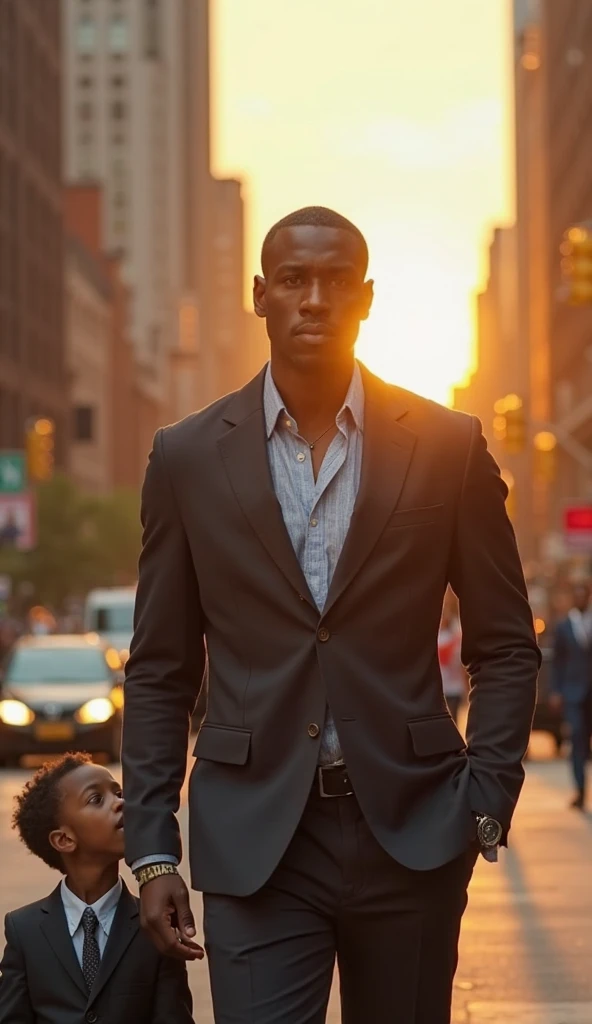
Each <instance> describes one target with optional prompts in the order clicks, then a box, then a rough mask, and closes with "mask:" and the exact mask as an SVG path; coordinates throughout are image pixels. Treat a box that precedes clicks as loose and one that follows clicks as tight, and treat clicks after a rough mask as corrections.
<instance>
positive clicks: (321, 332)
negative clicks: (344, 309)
mask: <svg viewBox="0 0 592 1024" xmlns="http://www.w3.org/2000/svg"><path fill="white" fill-rule="evenodd" d="M294 333H295V334H298V335H300V334H310V335H312V336H313V337H319V338H326V337H329V336H331V335H332V334H333V328H332V327H330V326H329V324H319V323H313V324H300V325H299V326H298V327H297V328H296V330H295V331H294Z"/></svg>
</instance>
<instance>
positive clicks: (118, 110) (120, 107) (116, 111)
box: [111, 100, 125, 121]
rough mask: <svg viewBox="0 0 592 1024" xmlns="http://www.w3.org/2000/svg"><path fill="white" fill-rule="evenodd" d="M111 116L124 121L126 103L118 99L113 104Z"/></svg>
mask: <svg viewBox="0 0 592 1024" xmlns="http://www.w3.org/2000/svg"><path fill="white" fill-rule="evenodd" d="M111 117H112V118H113V119H114V120H115V121H123V118H124V117H125V103H122V102H121V100H116V101H115V103H112V104H111Z"/></svg>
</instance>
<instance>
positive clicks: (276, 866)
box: [123, 207, 539, 1024]
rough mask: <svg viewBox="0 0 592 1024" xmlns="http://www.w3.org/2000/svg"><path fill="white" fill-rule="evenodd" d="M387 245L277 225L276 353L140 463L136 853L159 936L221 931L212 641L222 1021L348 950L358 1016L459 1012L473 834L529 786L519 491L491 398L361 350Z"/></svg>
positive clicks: (162, 941)
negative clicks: (372, 270) (448, 664)
mask: <svg viewBox="0 0 592 1024" xmlns="http://www.w3.org/2000/svg"><path fill="white" fill-rule="evenodd" d="M367 265H368V250H367V246H366V243H365V240H364V238H363V236H362V235H361V233H360V231H359V230H358V229H357V228H356V227H355V226H354V225H353V224H352V223H351V222H350V221H348V220H346V219H345V218H344V217H342V216H340V215H339V214H337V213H335V212H333V211H331V210H327V209H325V208H322V207H321V208H319V207H312V208H307V209H304V210H300V211H297V212H296V213H294V214H291V215H289V216H288V217H286V218H284V219H283V220H282V221H280V222H279V223H278V224H276V225H275V226H274V227H273V228H272V229H271V231H270V232H269V234H268V235H267V237H266V240H265V242H264V245H263V251H262V271H263V273H262V275H261V276H257V277H256V279H255V285H254V303H255V310H256V312H257V314H258V315H259V316H260V317H264V318H265V319H266V321H267V332H268V335H269V338H270V343H271V361H270V363H269V364H268V365H267V366H266V367H264V368H263V369H262V371H261V373H260V374H259V375H258V376H257V377H256V378H255V379H254V380H253V381H251V382H250V383H249V384H247V385H246V386H245V387H244V388H242V390H240V391H238V392H236V393H235V394H231V395H227V396H225V397H224V398H222V399H221V400H220V401H217V402H215V403H214V404H213V405H211V406H210V407H209V408H207V409H204V410H203V411H201V412H199V413H197V414H195V415H193V416H190V417H189V418H188V419H185V420H184V421H183V422H181V423H177V424H175V425H174V426H170V427H167V428H165V429H164V430H160V431H158V433H157V434H156V437H155V440H154V446H153V451H152V453H151V457H150V461H149V466H148V470H147V473H146V480H145V484H144V490H143V499H142V519H143V525H144V538H143V551H142V555H141V560H140V570H139V584H138V591H137V602H136V622H135V634H134V639H133V644H132V649H131V656H130V660H129V662H128V665H127V680H126V687H125V692H126V707H125V720H124V737H123V770H124V790H125V794H126V812H125V815H126V858H127V860H128V863H129V864H130V865H131V866H132V870H134V872H135V874H136V877H137V879H138V882H139V885H140V896H141V904H142V917H143V923H144V924H145V926H146V928H147V930H148V932H149V933H150V934H151V935H152V936H153V938H154V941H155V942H156V944H157V946H158V948H159V949H160V950H161V951H162V952H167V953H169V954H170V955H172V956H176V957H179V958H188V959H191V958H193V957H195V956H197V955H199V952H200V949H199V946H198V943H197V942H196V938H195V936H196V931H195V923H194V919H193V916H192V913H191V909H190V906H189V898H188V893H187V889H186V887H185V885H184V883H183V882H182V880H181V878H180V876H179V875H178V874H177V873H176V872H177V864H178V861H179V859H180V857H181V841H180V835H179V826H178V824H177V821H176V817H175V815H176V811H177V809H178V807H179V794H180V789H181V785H182V782H183V778H184V775H185V771H186V749H187V740H188V729H189V720H190V716H191V714H192V711H193V709H194V705H195V702H196V697H197V694H198V691H199V689H200V685H201V684H202V676H203V674H204V667H205V664H206V647H207V662H208V677H207V684H206V685H207V707H206V713H205V718H204V720H203V722H202V724H201V728H200V731H199V734H198V738H197V743H196V746H195V750H194V755H195V758H196V761H195V764H194V767H193V769H192V772H191V778H190V782H189V814H190V824H189V835H190V839H189V859H190V864H191V873H192V884H193V886H194V887H195V888H196V889H198V890H201V891H202V892H203V894H204V932H205V943H206V948H207V952H208V958H209V971H210V979H211V984H212V993H213V1002H214V1014H215V1019H216V1022H217V1024H243V1022H244V1024H246V1022H250V1021H256V1022H257V1024H280V1022H281V1024H321V1022H323V1021H324V1020H325V1016H326V1008H327V1001H328V997H329V990H330V986H331V981H332V977H333V971H334V965H335V961H336V959H337V963H338V966H339V977H340V984H341V1000H342V1015H343V1016H342V1019H343V1021H344V1022H345V1024H368V1022H372V1024H395V1022H396V1024H446V1022H448V1021H449V1017H450V1001H451V991H452V980H453V976H454V971H455V968H456V961H457V942H458V934H459V928H460V921H461V916H462V913H463V911H464V908H465V904H466V899H467V895H466V894H467V886H468V883H469V879H470V877H471V873H472V870H473V867H474V863H475V858H476V856H477V849H478V845H477V844H479V846H480V847H481V849H483V851H484V852H485V853H487V855H488V856H489V857H494V856H495V851H496V849H497V845H498V843H500V842H505V841H506V835H507V832H508V829H509V827H510V822H511V819H512V814H513V811H514V806H515V804H516V801H517V799H518V795H519V792H520V788H521V786H522V782H523V767H522V758H523V755H524V753H525V750H526V747H527V743H528V737H529V732H530V726H531V720H532V714H533V708H534V701H535V689H536V677H537V672H538V666H539V652H538V647H537V644H536V639H535V635H534V629H533V620H532V615H531V612H530V609H529V605H528V601H527V596H526V589H525V584H524V579H523V575H522V570H521V566H520V561H519V558H518V554H517V550H516V545H515V541H514V536H513V532H512V528H511V525H510V523H509V520H508V517H507V515H506V511H505V504H504V499H505V497H506V494H507V491H506V488H505V486H504V484H503V482H502V480H501V478H500V474H499V471H498V469H497V466H496V465H495V463H494V461H493V459H492V458H491V456H490V455H489V454H488V452H487V448H486V444H485V441H484V439H483V436H482V433H481V427H480V424H479V422H478V421H477V420H476V419H474V418H473V417H470V416H465V415H462V414H460V413H456V412H452V411H450V410H449V409H445V408H443V407H441V406H439V405H436V404H435V403H432V402H429V401H426V400H425V399H423V398H419V397H418V396H416V395H413V394H410V393H409V392H407V391H403V390H402V389H401V388H398V387H393V386H391V385H388V384H385V383H384V382H383V381H381V380H379V379H378V378H376V377H375V376H373V375H372V374H371V373H369V372H368V370H367V369H365V367H364V366H362V365H361V364H359V363H358V362H357V361H356V360H355V358H354V345H355V342H356V338H357V335H358V330H359V326H360V322H361V321H362V320H364V319H366V317H367V316H368V315H369V313H370V307H371V303H372V290H373V285H372V282H371V281H369V280H367V279H366V271H367ZM449 583H450V585H451V586H452V588H453V590H454V591H455V593H456V594H457V595H458V597H459V599H460V614H461V620H462V628H463V659H464V662H465V664H466V665H467V668H468V673H469V676H470V679H471V695H470V710H469V721H468V746H465V743H464V741H463V739H462V737H461V735H460V733H459V731H458V729H457V728H456V725H455V724H454V722H453V720H452V718H451V716H450V714H449V711H448V709H447V707H446V701H445V699H444V694H443V690H442V680H441V675H440V670H439V664H438V626H439V622H440V615H441V611H442V602H443V598H444V594H445V592H446V588H447V585H448V584H449ZM179 938H181V941H180V942H179V941H178V940H179Z"/></svg>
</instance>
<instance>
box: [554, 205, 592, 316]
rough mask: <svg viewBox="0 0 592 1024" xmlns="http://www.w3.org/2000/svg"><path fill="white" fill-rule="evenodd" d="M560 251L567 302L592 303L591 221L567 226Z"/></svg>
mask: <svg viewBox="0 0 592 1024" xmlns="http://www.w3.org/2000/svg"><path fill="white" fill-rule="evenodd" d="M560 252H561V256H562V259H561V273H562V276H563V281H564V291H565V298H566V300H567V302H569V303H570V305H572V306H590V305H592V221H588V222H586V223H583V224H576V225H574V226H573V227H571V228H569V230H568V231H566V232H565V234H564V236H563V242H562V243H561V247H560Z"/></svg>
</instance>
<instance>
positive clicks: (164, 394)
mask: <svg viewBox="0 0 592 1024" xmlns="http://www.w3.org/2000/svg"><path fill="white" fill-rule="evenodd" d="M62 4H63V18H64V22H63V24H64V40H65V90H64V111H65V130H66V131H65V145H64V156H65V171H66V180H67V182H68V183H81V182H84V181H97V182H99V183H100V184H102V186H103V188H104V194H105V204H104V218H105V223H104V235H105V240H106V245H107V248H108V250H109V251H119V252H120V253H121V254H122V257H123V265H124V268H125V274H126V279H127V282H128V284H129V286H130V289H131V294H132V335H133V339H134V343H135V347H136V353H137V357H138V360H139V362H140V364H141V365H142V370H143V374H142V375H143V380H144V382H145V386H146V387H151V389H152V391H153V393H154V394H155V395H158V397H159V398H160V400H161V402H162V403H163V406H165V405H166V402H167V400H168V391H167V389H168V373H169V358H170V354H171V353H172V352H174V351H175V350H176V349H177V348H178V347H179V344H180V342H179V319H180V318H179V312H180V309H181V307H182V305H183V304H186V303H187V302H188V301H190V302H194V303H195V304H196V305H197V306H199V314H200V316H199V320H200V325H202V324H203V325H204V327H205V324H206V323H207V305H208V300H207V273H208V268H209V262H210V261H209V259H208V255H207V254H208V250H209V246H210V244H211V229H210V216H211V214H210V207H211V202H210V189H211V179H210V174H209V38H208V32H209V21H208V2H207V0H166V2H165V0H62ZM205 370H206V367H203V368H202V372H203V373H205Z"/></svg>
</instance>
